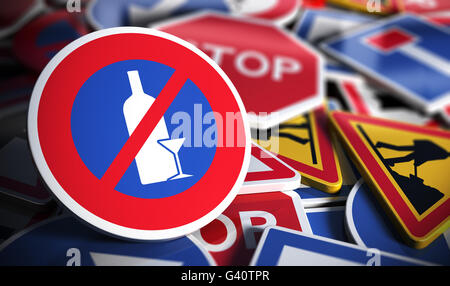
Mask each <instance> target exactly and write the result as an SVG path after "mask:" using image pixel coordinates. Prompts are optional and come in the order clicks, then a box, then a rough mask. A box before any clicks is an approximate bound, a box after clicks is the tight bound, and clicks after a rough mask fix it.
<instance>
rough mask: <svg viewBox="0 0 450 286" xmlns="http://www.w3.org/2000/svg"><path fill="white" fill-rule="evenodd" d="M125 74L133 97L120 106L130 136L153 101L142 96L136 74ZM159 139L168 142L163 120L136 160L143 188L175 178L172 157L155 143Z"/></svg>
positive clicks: (144, 95)
mask: <svg viewBox="0 0 450 286" xmlns="http://www.w3.org/2000/svg"><path fill="white" fill-rule="evenodd" d="M127 74H128V79H129V81H130V86H131V91H132V94H131V96H130V97H129V98H128V99H127V100H126V101H125V103H124V105H123V114H124V116H125V122H126V125H127V128H128V134H129V135H130V136H131V134H132V133H133V131H134V129H136V127H137V126H138V124H139V123H140V122H141V120H142V118H143V117H144V115H145V114H146V113H147V111H148V110H149V108H150V107H151V106H152V104H153V102H154V101H155V99H154V98H153V97H152V96H150V95H147V94H145V93H144V90H143V89H142V84H141V80H140V78H139V72H138V71H137V70H133V71H128V72H127ZM161 139H169V132H168V131H167V126H166V122H165V120H164V116H163V117H162V118H161V120H160V121H159V122H158V124H157V125H156V127H155V129H154V130H153V132H152V133H151V135H150V136H149V137H148V138H147V141H145V143H144V145H143V146H142V148H141V150H139V153H138V154H137V155H136V158H135V159H136V165H137V169H138V173H139V178H140V180H141V183H142V184H143V185H146V184H152V183H158V182H164V181H167V180H168V179H169V178H171V177H173V176H176V175H177V174H178V169H177V163H176V160H175V158H174V155H173V154H172V153H170V152H169V151H168V150H167V149H165V148H164V147H163V146H162V145H160V144H159V143H158V140H161Z"/></svg>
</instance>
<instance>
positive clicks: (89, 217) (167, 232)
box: [27, 27, 251, 240]
mask: <svg viewBox="0 0 450 286" xmlns="http://www.w3.org/2000/svg"><path fill="white" fill-rule="evenodd" d="M123 33H127V34H129V33H135V34H144V35H150V36H156V37H160V38H163V39H166V40H170V41H172V42H174V43H177V44H179V45H181V46H183V47H185V48H187V49H189V50H190V51H192V52H193V53H195V54H197V55H198V56H199V57H201V58H202V59H203V60H205V61H206V62H208V63H209V64H210V65H211V66H212V67H213V68H214V70H215V71H216V72H217V73H218V74H219V75H220V76H221V77H222V79H223V80H224V81H225V83H226V84H227V85H228V87H229V89H230V90H231V92H232V94H233V95H234V99H235V100H236V102H237V104H238V106H239V109H240V112H241V115H242V120H243V125H244V132H245V153H244V160H243V164H242V167H241V170H240V172H239V176H238V178H237V180H236V182H235V184H234V185H233V187H232V189H231V191H230V192H229V193H228V195H227V196H226V197H225V198H224V199H223V201H222V202H221V203H220V204H219V205H218V206H216V207H215V208H214V209H213V210H211V211H210V212H208V213H207V214H206V215H204V216H203V217H201V218H199V219H197V220H195V221H192V222H190V223H188V224H185V225H181V226H178V227H175V228H169V229H159V230H142V229H134V228H129V227H125V226H121V225H118V224H115V223H112V222H109V221H107V220H105V219H102V218H100V217H98V216H97V215H95V214H93V213H91V212H90V211H88V210H87V209H85V208H84V207H83V206H81V205H80V204H78V203H77V202H76V201H75V200H74V199H72V198H71V197H70V196H69V194H68V193H66V191H65V190H64V189H63V188H62V186H61V185H60V184H59V183H58V181H57V180H56V178H55V177H54V176H53V174H52V172H51V171H50V168H49V167H48V165H47V162H46V160H45V158H44V154H43V153H42V148H41V144H40V141H39V133H38V126H37V119H38V117H37V116H38V109H39V102H40V99H41V95H42V91H43V89H44V87H45V85H46V83H47V80H48V79H49V77H50V75H51V74H52V72H53V71H54V70H55V68H56V67H57V66H58V65H59V64H60V63H61V62H62V61H63V60H64V59H65V58H66V57H67V56H68V55H69V54H71V53H72V52H73V51H74V50H76V49H77V48H79V47H80V46H82V45H84V44H86V43H88V42H91V41H93V40H96V39H99V38H102V37H105V36H110V35H115V34H123ZM27 123H28V140H29V143H30V148H31V153H32V155H33V158H34V161H35V162H36V166H37V168H38V170H39V172H40V174H41V176H42V177H43V179H44V181H45V183H46V184H47V186H48V187H49V188H50V190H51V191H52V193H53V194H54V195H55V196H56V198H57V199H58V200H59V201H60V202H61V203H62V204H63V205H64V206H66V208H68V209H69V210H70V211H71V212H73V213H74V214H76V215H77V216H78V217H80V218H81V219H82V220H83V221H86V222H87V223H89V224H90V225H92V226H94V227H96V228H98V229H100V230H102V231H104V232H106V233H108V234H111V235H114V236H118V237H120V238H127V239H133V240H164V239H173V238H177V237H180V236H183V235H187V234H189V233H192V232H194V231H196V230H198V229H200V228H201V227H203V226H205V225H207V224H208V223H209V222H211V221H213V220H214V219H215V218H216V217H218V216H219V215H220V214H221V213H222V212H223V211H224V210H225V209H226V208H227V207H228V206H229V205H230V204H231V202H232V201H233V199H234V198H235V196H236V195H237V193H238V191H239V189H240V188H241V186H242V184H243V183H244V179H245V176H246V174H247V170H248V167H249V164H250V151H251V139H250V138H251V137H250V127H249V123H248V118H247V112H246V110H245V107H244V104H243V102H242V100H241V98H240V96H239V93H238V92H237V90H236V88H235V87H234V85H233V83H232V82H231V80H230V79H229V78H228V76H227V75H226V74H225V72H224V71H223V70H222V69H221V68H220V67H219V66H218V65H217V64H216V63H215V62H214V61H213V60H212V59H210V58H209V57H208V56H207V55H206V54H204V53H203V52H202V51H200V50H199V49H198V48H196V47H195V46H193V45H192V44H190V43H188V42H186V41H184V40H182V39H180V38H178V37H175V36H173V35H170V34H168V33H165V32H162V31H157V30H154V29H149V28H140V27H116V28H109V29H104V30H100V31H96V32H93V33H90V34H87V35H85V36H83V37H81V38H79V39H77V40H75V41H73V42H72V43H70V44H69V45H67V46H66V47H64V48H63V49H62V50H61V51H60V52H58V53H57V54H56V55H55V56H54V57H53V58H52V59H51V61H50V62H49V63H48V64H47V66H46V67H45V68H44V70H43V71H42V73H41V74H40V75H39V78H38V80H37V82H36V85H35V86H34V89H33V93H32V95H31V100H30V106H29V111H28V122H27Z"/></svg>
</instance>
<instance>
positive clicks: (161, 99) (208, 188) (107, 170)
mask: <svg viewBox="0 0 450 286" xmlns="http://www.w3.org/2000/svg"><path fill="white" fill-rule="evenodd" d="M199 113H200V114H201V115H202V116H203V118H202V117H200V119H199V118H197V117H198V114H199ZM228 114H234V117H233V120H231V121H227V120H225V118H226V116H227V115H228ZM245 116H246V115H245V110H244V108H243V104H242V102H241V100H240V98H239V96H238V94H237V92H236V90H235V88H234V86H233V85H232V83H231V82H230V80H229V79H228V77H227V76H226V75H225V74H224V72H223V71H222V70H221V69H220V68H219V67H218V66H217V65H216V64H215V63H214V62H213V61H212V60H210V59H209V58H208V57H207V56H206V55H204V54H203V53H202V52H201V51H199V50H198V49H196V48H195V47H193V46H192V45H190V44H188V43H186V42H184V41H182V40H180V39H178V38H176V37H173V36H171V35H168V34H166V33H163V32H158V31H154V30H150V29H143V28H142V29H141V28H123V27H122V28H112V29H106V30H102V31H98V32H95V33H92V34H89V35H86V36H84V37H82V38H80V39H78V40H76V41H74V42H73V43H71V44H70V45H68V46H67V47H66V48H64V49H63V50H61V51H60V52H59V53H58V54H57V55H56V56H55V57H54V58H53V59H52V60H51V61H50V63H49V64H48V65H47V67H46V68H45V69H44V71H43V72H42V74H41V76H40V78H39V80H38V82H37V83H36V86H35V89H34V90H33V95H32V99H31V103H30V111H29V116H28V126H29V129H28V132H29V138H30V145H31V150H32V154H33V157H34V159H35V161H36V164H37V166H38V169H39V171H40V173H41V175H42V177H43V178H44V180H45V182H46V183H47V185H48V186H49V188H50V189H51V190H52V192H53V193H54V194H55V195H56V197H57V198H58V199H59V200H60V201H61V202H62V203H63V204H64V205H65V206H66V207H68V208H69V209H70V210H71V211H72V212H74V213H75V214H76V215H78V216H79V217H81V218H82V219H83V220H85V221H86V222H88V223H89V224H91V225H93V226H95V227H97V228H99V229H101V230H103V231H105V232H107V233H110V234H113V235H116V236H119V237H124V238H131V239H140V240H151V239H168V238H174V237H179V236H182V235H185V234H188V233H191V232H193V231H195V230H197V229H199V228H200V227H202V226H204V225H206V224H207V223H209V222H210V221H212V220H213V219H215V218H216V217H217V216H218V215H219V214H220V213H222V212H223V211H224V210H225V209H226V207H227V206H228V205H229V204H230V203H231V201H232V200H233V198H234V197H235V195H236V194H237V192H238V190H239V188H240V187H241V185H242V183H243V181H244V178H245V175H246V172H247V169H248V165H249V160H250V148H251V147H250V136H249V128H248V125H247V123H246V120H245ZM190 119H192V120H190ZM199 120H200V122H201V123H203V124H200V127H199V126H198V121H199ZM191 121H192V122H191ZM177 123H179V124H177ZM205 123H206V125H205ZM191 127H192V128H191ZM191 129H194V130H193V132H192V133H194V134H193V135H192V134H191V132H190V131H191ZM180 130H182V131H180ZM198 133H200V137H199V136H197V135H198ZM191 135H192V136H191ZM192 137H195V138H194V140H191V138H192ZM198 138H200V139H202V140H200V141H201V142H198V141H199V140H197V139H198ZM192 141H194V142H193V143H192ZM223 170H226V172H227V176H223Z"/></svg>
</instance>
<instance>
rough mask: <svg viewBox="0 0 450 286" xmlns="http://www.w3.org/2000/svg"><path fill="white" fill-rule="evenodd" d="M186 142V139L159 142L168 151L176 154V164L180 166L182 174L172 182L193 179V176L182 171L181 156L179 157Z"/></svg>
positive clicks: (173, 178)
mask: <svg viewBox="0 0 450 286" xmlns="http://www.w3.org/2000/svg"><path fill="white" fill-rule="evenodd" d="M184 140H186V138H176V139H162V140H158V142H159V143H160V144H161V145H163V146H164V147H165V148H167V150H170V151H171V152H173V153H174V154H175V159H176V163H177V166H178V169H179V171H180V173H179V174H178V175H176V176H174V177H172V178H170V180H176V179H182V178H187V177H191V176H192V175H189V174H184V173H183V170H182V169H181V163H180V156H179V155H178V152H179V151H180V148H181V146H183V143H184Z"/></svg>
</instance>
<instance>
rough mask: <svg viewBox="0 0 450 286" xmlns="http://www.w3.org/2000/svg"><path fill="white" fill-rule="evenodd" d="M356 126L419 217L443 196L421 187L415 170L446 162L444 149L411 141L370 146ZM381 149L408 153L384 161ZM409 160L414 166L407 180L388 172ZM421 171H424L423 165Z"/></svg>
mask: <svg viewBox="0 0 450 286" xmlns="http://www.w3.org/2000/svg"><path fill="white" fill-rule="evenodd" d="M357 127H358V129H359V131H360V132H361V133H362V134H363V136H364V138H365V139H366V140H367V142H368V143H369V145H370V147H371V149H372V150H373V151H374V152H375V154H376V155H377V156H378V158H379V159H380V160H381V162H382V163H383V164H384V166H385V167H386V169H387V170H388V171H389V173H390V174H391V175H392V177H393V178H394V180H395V181H396V183H397V184H398V185H399V187H400V188H401V189H402V191H403V193H404V194H405V195H406V197H407V198H408V200H409V201H410V202H411V204H412V205H413V206H414V208H415V209H416V211H417V212H418V213H419V214H423V213H424V212H426V211H427V210H428V209H429V208H431V207H432V206H433V205H435V204H436V203H437V202H438V201H439V200H440V199H441V198H442V197H444V193H442V192H441V191H439V190H438V189H436V188H434V187H431V186H428V185H425V184H424V180H423V179H422V178H420V177H419V176H418V174H417V173H418V171H417V168H418V167H419V166H422V165H424V164H425V163H427V162H430V161H435V160H445V159H447V158H448V157H449V156H450V153H449V152H447V150H445V149H444V148H442V147H441V146H439V145H438V144H436V143H434V142H433V141H431V140H427V139H415V140H413V144H412V145H396V144H393V143H387V142H383V141H378V142H377V143H376V144H374V142H373V141H372V140H371V139H370V138H369V136H368V135H367V133H366V132H365V131H364V129H363V128H362V126H361V125H358V126H357ZM382 148H385V149H389V150H393V151H399V152H408V151H409V152H410V153H408V154H407V155H405V156H398V157H389V158H384V157H383V156H382V154H381V153H380V149H382ZM411 161H413V165H414V174H409V177H407V176H403V175H401V174H399V173H398V172H396V171H394V170H393V169H392V168H393V167H394V166H395V165H396V164H399V163H405V162H411ZM422 168H426V166H425V167H422Z"/></svg>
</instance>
